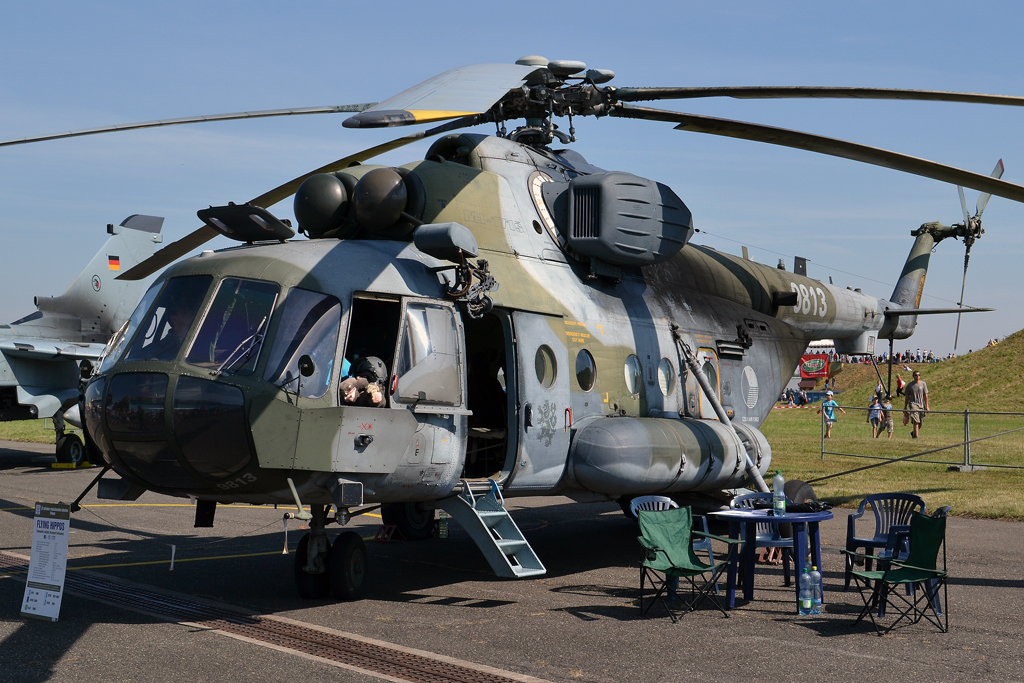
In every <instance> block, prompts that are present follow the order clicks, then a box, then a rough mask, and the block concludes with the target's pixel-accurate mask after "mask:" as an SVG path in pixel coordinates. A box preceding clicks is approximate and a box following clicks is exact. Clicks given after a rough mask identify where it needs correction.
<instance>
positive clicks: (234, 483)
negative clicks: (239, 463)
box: [217, 473, 256, 491]
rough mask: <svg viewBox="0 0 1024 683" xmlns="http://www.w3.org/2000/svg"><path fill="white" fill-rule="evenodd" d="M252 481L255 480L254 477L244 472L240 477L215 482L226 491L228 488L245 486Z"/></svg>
mask: <svg viewBox="0 0 1024 683" xmlns="http://www.w3.org/2000/svg"><path fill="white" fill-rule="evenodd" d="M254 481H256V477H254V476H253V475H251V474H248V473H246V474H243V475H242V476H240V477H236V478H234V479H232V480H231V481H225V482H222V483H220V484H217V488H219V489H224V490H225V491H227V490H230V489H237V488H238V487H240V486H245V485H246V484H251V483H253V482H254Z"/></svg>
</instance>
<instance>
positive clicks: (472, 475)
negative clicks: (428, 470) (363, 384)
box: [342, 293, 516, 479]
mask: <svg viewBox="0 0 1024 683" xmlns="http://www.w3.org/2000/svg"><path fill="white" fill-rule="evenodd" d="M453 313H454V311H453V310H452V309H451V307H450V306H448V305H446V304H442V303H441V302H437V301H429V300H422V301H421V300H409V299H407V300H406V301H405V304H404V316H403V302H402V300H400V299H399V298H397V297H387V296H384V295H379V294H370V293H357V294H355V295H354V296H353V299H352V307H351V310H350V314H349V324H348V339H347V340H346V343H345V356H344V360H343V369H342V376H345V375H346V374H348V373H349V372H351V369H352V368H354V367H355V366H356V365H357V364H358V363H359V361H360V360H361V359H362V358H365V357H367V356H376V357H378V358H380V359H381V360H382V361H383V362H384V364H385V366H386V367H387V368H388V369H389V370H390V372H391V376H392V377H393V378H395V379H397V380H398V381H397V382H396V384H395V385H393V386H392V387H389V389H390V390H391V391H386V392H385V394H389V393H392V392H395V393H394V394H393V395H391V396H390V397H389V401H390V405H391V406H392V407H398V405H401V404H406V403H408V402H409V401H410V400H411V401H415V400H417V399H421V400H422V398H425V399H427V400H430V401H431V402H438V401H441V402H449V401H451V402H454V403H460V402H461V396H459V393H460V392H459V391H458V389H459V387H460V386H461V384H462V382H461V381H460V378H459V377H458V376H457V375H458V373H459V370H458V366H459V363H438V364H436V365H435V367H433V368H431V369H429V371H428V372H423V371H422V370H419V371H418V372H416V375H417V377H411V376H410V374H411V372H412V370H413V368H414V367H415V368H417V369H419V368H420V366H421V365H423V364H425V363H426V359H427V357H428V356H430V355H431V354H433V353H435V352H436V351H438V350H439V349H441V348H443V349H444V352H447V353H445V355H448V354H449V353H450V354H451V355H454V356H455V357H458V356H459V350H458V345H459V340H458V339H457V337H458V335H457V334H456V322H455V318H454V316H453ZM464 333H465V337H464V339H465V346H466V349H465V358H466V376H465V393H466V407H467V408H468V410H470V411H471V412H472V415H471V416H470V417H469V420H468V422H469V436H468V444H467V449H466V450H467V454H466V462H465V469H464V471H463V473H462V478H464V479H487V478H492V479H501V478H503V476H504V475H505V474H507V473H508V472H509V471H510V470H511V467H512V465H513V464H514V462H515V455H516V453H515V441H514V440H513V441H512V442H511V443H510V439H509V429H508V425H509V424H510V423H514V418H513V417H512V416H511V415H510V413H509V411H510V409H511V410H513V411H514V409H515V406H514V404H513V405H512V406H510V405H509V401H508V398H507V393H506V392H507V383H513V381H512V380H509V379H508V377H509V373H508V372H507V368H508V367H509V365H510V363H514V360H513V358H512V346H511V339H512V330H511V322H510V320H509V317H508V315H507V314H504V313H503V312H500V311H492V312H490V313H488V314H486V315H484V316H483V317H482V318H480V319H471V318H466V319H465V323H464ZM453 345H454V346H453ZM396 362H397V365H396ZM427 364H430V363H427ZM453 373H454V374H455V376H453ZM445 387H448V388H449V390H448V395H447V397H446V396H445V395H444V394H445V393H446V390H445ZM396 390H397V391H396ZM421 397H422V398H421ZM446 398H447V399H449V401H446V400H445V399H446Z"/></svg>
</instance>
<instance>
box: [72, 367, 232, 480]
mask: <svg viewBox="0 0 1024 683" xmlns="http://www.w3.org/2000/svg"><path fill="white" fill-rule="evenodd" d="M168 398H170V399H171V400H170V401H169V403H170V405H169V406H168ZM168 408H169V410H168ZM85 424H86V428H87V429H88V430H89V434H90V437H91V438H92V439H93V441H94V443H96V444H97V445H98V446H99V447H100V449H101V450H102V451H103V453H104V456H105V457H106V458H108V459H109V460H110V461H111V462H113V463H115V464H120V465H121V466H122V467H123V468H124V469H126V470H129V471H130V472H132V473H133V474H135V475H136V476H137V477H139V478H140V479H142V480H143V481H145V482H147V483H148V484H150V485H152V486H153V487H154V488H161V489H196V488H207V487H210V486H212V485H213V483H214V482H216V481H219V480H221V479H224V478H226V477H228V476H230V475H232V474H234V473H236V472H238V471H239V470H241V469H242V468H243V467H245V466H246V465H247V464H248V463H249V461H250V460H251V458H252V451H251V448H250V446H249V439H248V427H247V423H246V419H245V400H244V397H243V395H242V391H241V389H239V388H237V387H234V386H230V385H227V384H223V383H220V382H215V381H211V380H206V379H200V378H196V377H188V376H180V377H175V376H173V375H170V376H169V375H167V374H164V373H149V372H132V373H121V374H117V375H113V376H112V377H110V379H109V380H107V379H106V378H103V377H100V378H97V379H96V380H94V381H93V382H91V383H90V384H89V386H88V387H87V389H86V397H85ZM179 454H180V455H179Z"/></svg>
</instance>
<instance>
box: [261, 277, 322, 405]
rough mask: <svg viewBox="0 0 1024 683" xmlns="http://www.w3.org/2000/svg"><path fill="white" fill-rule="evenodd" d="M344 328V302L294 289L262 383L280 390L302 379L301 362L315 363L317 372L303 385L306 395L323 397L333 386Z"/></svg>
mask: <svg viewBox="0 0 1024 683" xmlns="http://www.w3.org/2000/svg"><path fill="white" fill-rule="evenodd" d="M340 326H341V302H340V301H338V300H337V299H335V298H334V297H333V296H330V295H329V294H320V293H319V292H310V291H308V290H305V289H298V288H296V289H292V290H291V291H290V292H288V298H287V299H285V302H284V304H283V305H282V306H281V322H280V323H279V324H278V326H277V332H276V334H275V335H274V343H273V345H272V346H271V347H270V360H269V361H268V362H267V369H266V372H264V374H263V379H265V380H267V381H268V382H270V383H272V384H276V385H278V386H280V385H284V384H289V383H291V382H292V381H293V380H295V378H297V377H298V376H299V358H301V357H302V356H304V355H308V356H309V357H310V358H312V359H313V364H314V368H315V369H314V371H313V374H312V375H310V376H309V377H308V378H304V379H303V381H302V383H303V386H304V387H305V389H304V390H303V392H302V393H303V395H304V396H308V397H310V398H319V397H320V396H323V395H324V393H325V392H326V391H327V389H328V387H330V385H331V374H332V370H333V368H334V355H335V353H336V352H337V347H338V329H339V327H340Z"/></svg>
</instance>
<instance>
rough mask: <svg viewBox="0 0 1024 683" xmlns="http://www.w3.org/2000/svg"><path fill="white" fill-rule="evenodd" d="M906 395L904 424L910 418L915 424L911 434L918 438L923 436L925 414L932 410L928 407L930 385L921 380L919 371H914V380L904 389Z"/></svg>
mask: <svg viewBox="0 0 1024 683" xmlns="http://www.w3.org/2000/svg"><path fill="white" fill-rule="evenodd" d="M904 395H905V396H904V398H905V399H906V401H905V402H904V404H903V424H906V423H907V420H908V419H909V421H910V422H911V423H912V424H913V425H914V426H913V428H912V429H913V432H912V434H911V436H913V438H915V439H917V438H920V436H921V423H922V422H924V418H925V415H926V414H927V412H928V411H929V410H930V408H929V407H928V385H927V384H925V383H924V382H923V381H921V373H920V372H919V371H917V370H915V371H914V381H913V382H911V383H910V384H908V385H907V388H906V389H904Z"/></svg>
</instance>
